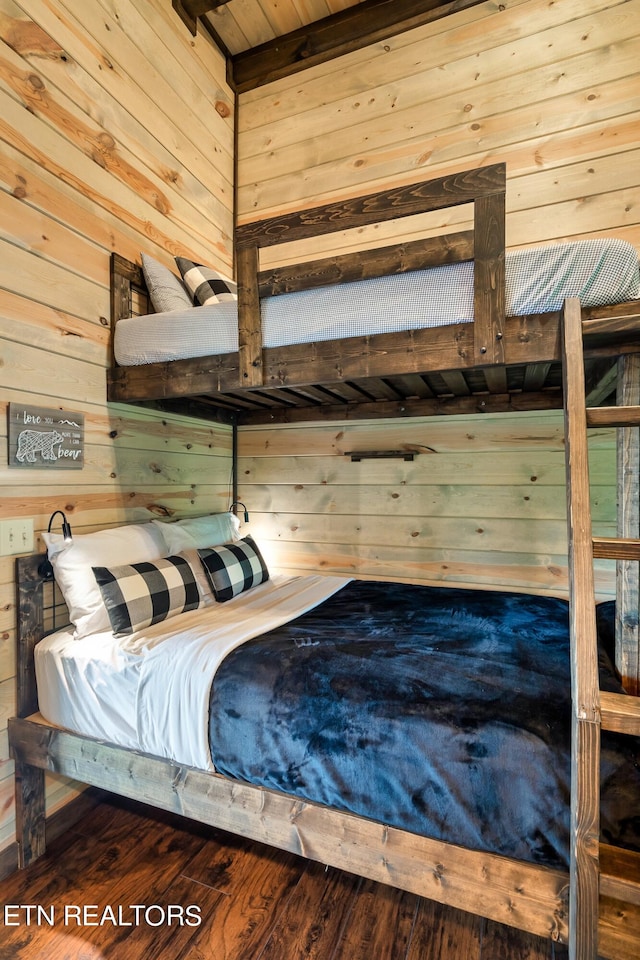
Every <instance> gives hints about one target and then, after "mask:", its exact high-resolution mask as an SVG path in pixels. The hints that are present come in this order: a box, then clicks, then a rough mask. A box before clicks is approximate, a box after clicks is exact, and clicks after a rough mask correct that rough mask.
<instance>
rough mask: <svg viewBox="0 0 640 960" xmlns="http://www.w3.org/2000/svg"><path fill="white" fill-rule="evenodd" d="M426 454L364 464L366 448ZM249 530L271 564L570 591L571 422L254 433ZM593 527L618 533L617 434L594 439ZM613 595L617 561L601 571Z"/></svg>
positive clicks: (551, 419)
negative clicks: (567, 445)
mask: <svg viewBox="0 0 640 960" xmlns="http://www.w3.org/2000/svg"><path fill="white" fill-rule="evenodd" d="M388 449H394V450H406V451H415V452H416V456H415V459H414V460H413V461H412V462H411V461H404V460H401V459H393V460H387V459H380V460H362V461H361V462H359V463H357V462H352V461H351V458H350V457H349V456H347V455H346V454H347V453H350V452H351V451H357V450H388ZM238 466H239V477H240V495H241V498H242V500H243V502H244V503H246V504H247V507H248V508H249V511H250V520H249V525H248V526H247V527H246V528H245V529H246V531H247V532H250V533H251V534H252V535H253V536H255V538H256V540H257V541H258V542H259V543H260V544H261V545H262V546H263V548H264V551H265V556H266V558H267V560H268V561H269V563H270V564H271V565H272V566H273V567H274V568H276V567H277V568H278V569H286V570H288V571H295V572H310V571H315V570H320V571H325V572H327V573H340V574H345V575H346V576H364V577H367V578H369V577H373V578H376V579H402V580H409V581H412V582H420V583H448V584H451V585H459V586H460V585H466V584H470V585H474V586H484V587H495V586H503V587H504V588H505V589H508V590H517V589H524V590H527V591H532V592H537V593H550V594H556V595H565V594H566V589H567V567H566V565H567V557H566V552H567V551H566V528H565V489H564V446H563V426H562V414H561V413H560V412H552V413H549V414H539V413H536V414H518V415H511V414H498V415H492V416H476V417H473V418H471V419H470V418H468V417H462V416H452V417H448V418H442V417H433V418H418V419H415V420H403V421H401V422H399V423H398V421H393V420H386V421H376V422H370V421H367V422H365V423H361V424H354V423H333V424H330V425H328V424H321V425H310V424H303V425H299V426H286V427H260V428H243V429H242V431H241V455H240V459H239V464H238ZM591 470H592V482H593V490H592V494H593V515H594V528H595V529H596V530H597V531H601V532H602V534H601V535H603V536H604V535H605V533H604V531H609V532H611V531H613V529H614V527H615V436H614V432H613V431H611V430H599V431H597V432H594V433H592V434H591ZM597 585H598V589H599V593H600V595H601V596H603V597H605V596H611V595H613V591H614V586H613V582H612V565H611V564H610V563H608V562H602V563H601V564H600V565H599V567H598V576H597Z"/></svg>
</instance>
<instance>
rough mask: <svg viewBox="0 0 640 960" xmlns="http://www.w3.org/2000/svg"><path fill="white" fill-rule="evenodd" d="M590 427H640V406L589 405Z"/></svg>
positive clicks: (588, 418) (588, 417)
mask: <svg viewBox="0 0 640 960" xmlns="http://www.w3.org/2000/svg"><path fill="white" fill-rule="evenodd" d="M587 426H588V427H640V407H587Z"/></svg>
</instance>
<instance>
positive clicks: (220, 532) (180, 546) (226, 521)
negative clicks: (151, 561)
mask: <svg viewBox="0 0 640 960" xmlns="http://www.w3.org/2000/svg"><path fill="white" fill-rule="evenodd" d="M151 523H153V524H155V525H156V527H157V528H158V529H159V530H160V531H161V533H162V536H163V537H164V541H165V543H166V545H167V551H168V552H169V553H181V552H182V551H183V550H200V549H202V548H204V547H218V546H220V544H222V543H229V542H230V541H231V540H239V539H240V536H239V530H240V521H239V520H238V518H237V517H236V515H235V513H231V512H228V513H211V514H209V515H208V516H206V517H187V518H186V519H185V520H174V521H172V522H169V523H167V521H165V520H152V521H151Z"/></svg>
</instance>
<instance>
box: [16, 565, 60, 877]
mask: <svg viewBox="0 0 640 960" xmlns="http://www.w3.org/2000/svg"><path fill="white" fill-rule="evenodd" d="M43 559H44V556H43V555H42V556H40V555H38V556H31V557H18V558H17V559H16V581H17V584H18V588H17V617H18V663H17V690H16V697H17V704H16V706H17V715H18V716H19V717H28V716H30V715H31V714H33V713H36V712H37V710H38V694H37V689H36V676H35V664H34V648H35V646H36V644H37V643H38V641H39V640H41V639H42V637H43V635H44V632H45V629H44V580H43V578H42V576H41V574H40V572H39V569H38V568H39V566H40V563H41V562H42V560H43ZM52 589H53V588H52ZM11 755H12V756H13V757H14V759H15V802H16V841H17V843H18V866H19V867H26V866H28V865H29V864H30V863H32V862H33V861H34V860H36V859H37V858H38V857H41V856H42V855H43V854H44V852H45V848H46V839H45V781H44V770H41V769H39V768H38V767H32V766H30V765H29V764H26V763H23V762H22V761H21V760H19V759H17V758H16V757H15V754H14V751H13V745H12V744H11Z"/></svg>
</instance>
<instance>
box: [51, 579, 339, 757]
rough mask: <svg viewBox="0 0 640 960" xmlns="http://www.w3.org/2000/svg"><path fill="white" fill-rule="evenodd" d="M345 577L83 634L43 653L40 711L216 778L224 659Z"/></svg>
mask: <svg viewBox="0 0 640 960" xmlns="http://www.w3.org/2000/svg"><path fill="white" fill-rule="evenodd" d="M346 583H348V579H346V578H344V577H333V576H327V577H324V576H317V575H310V576H304V577H287V576H284V575H276V576H275V577H273V578H272V579H270V580H268V581H267V582H266V583H263V584H261V585H260V586H257V587H254V588H253V589H252V590H249V591H247V592H246V593H243V594H240V595H239V596H237V597H235V598H234V599H233V600H229V601H228V602H227V603H222V604H220V603H216V604H213V605H212V606H209V607H205V608H201V609H200V610H195V611H192V612H190V613H184V614H181V615H180V616H178V617H174V618H173V619H171V620H168V621H165V622H163V623H159V624H155V626H153V627H149V628H147V629H145V630H144V631H139V632H138V633H134V634H132V635H131V636H130V637H118V638H116V637H114V636H113V634H112V633H106V632H103V633H97V634H93V635H91V636H89V637H85V638H83V639H81V640H74V638H73V632H72V631H73V628H69V629H65V630H60V631H57V632H56V633H54V634H51V635H50V636H48V637H45V638H44V640H42V641H41V642H40V643H39V644H38V645H37V646H36V650H35V666H36V680H37V685H38V702H39V707H40V712H41V713H42V715H43V716H44V718H45V719H46V720H48V721H49V722H50V723H53V724H56V725H57V726H60V727H64V728H66V729H68V730H72V731H74V732H75V733H80V734H83V735H85V736H89V737H95V738H96V739H98V740H106V741H108V742H109V743H114V744H117V745H118V746H122V747H126V748H128V749H132V750H141V751H142V752H144V753H150V754H152V755H154V756H158V757H167V758H169V759H171V760H175V761H176V762H178V763H182V764H186V765H188V766H193V767H198V768H199V769H202V770H212V769H213V764H212V761H211V755H210V751H209V739H208V717H209V693H210V688H211V683H212V681H213V678H214V676H215V672H216V670H217V668H218V666H219V664H220V663H221V662H222V660H223V659H224V657H225V656H226V655H227V654H228V653H230V652H231V651H232V650H234V649H235V648H236V647H237V646H239V645H240V644H242V643H245V642H246V641H247V640H251V639H253V637H256V636H259V635H260V634H261V633H265V632H266V631H268V630H272V629H274V628H275V627H277V626H280V625H281V624H283V623H288V622H289V621H290V620H293V619H294V618H295V617H298V616H301V615H302V614H303V613H305V612H306V611H307V610H311V609H313V607H315V606H317V605H318V604H319V603H321V602H322V601H323V600H325V599H327V598H328V597H330V596H331V595H332V594H334V593H335V592H336V591H337V590H339V589H340V588H341V587H343V586H344V585H345V584H346Z"/></svg>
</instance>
